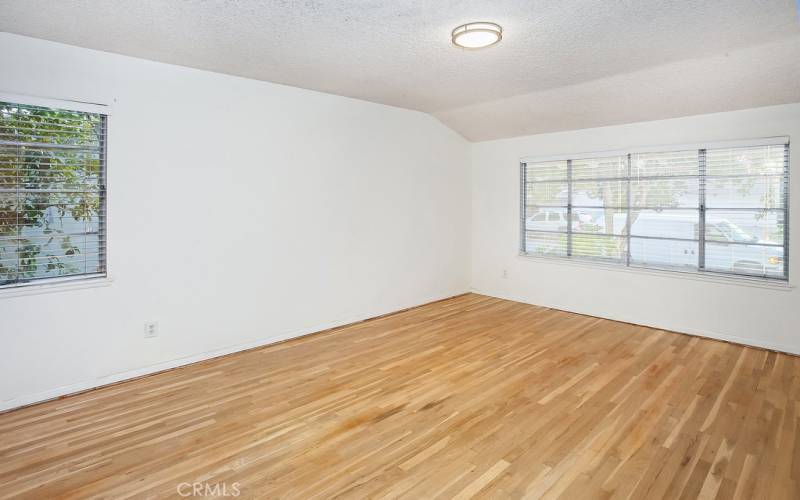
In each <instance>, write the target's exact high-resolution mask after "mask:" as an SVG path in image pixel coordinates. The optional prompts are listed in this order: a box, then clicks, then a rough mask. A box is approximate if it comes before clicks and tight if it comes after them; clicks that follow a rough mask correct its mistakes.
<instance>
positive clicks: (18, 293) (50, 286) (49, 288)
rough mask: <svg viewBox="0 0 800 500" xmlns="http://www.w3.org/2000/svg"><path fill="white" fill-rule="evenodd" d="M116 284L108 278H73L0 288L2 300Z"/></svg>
mask: <svg viewBox="0 0 800 500" xmlns="http://www.w3.org/2000/svg"><path fill="white" fill-rule="evenodd" d="M113 282H114V279H113V278H110V277H108V276H98V277H95V278H72V279H64V280H58V281H46V282H42V283H21V284H16V285H6V286H3V287H0V299H5V298H12V297H23V296H26V295H41V294H45V293H56V292H66V291H69V290H82V289H85V288H98V287H106V286H110V285H111V283H113Z"/></svg>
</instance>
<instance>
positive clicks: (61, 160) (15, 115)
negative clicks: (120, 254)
mask: <svg viewBox="0 0 800 500" xmlns="http://www.w3.org/2000/svg"><path fill="white" fill-rule="evenodd" d="M103 120H104V119H103V117H101V116H99V115H93V114H87V113H79V112H72V111H62V110H54V109H50V108H41V107H34V106H20V105H16V104H12V103H6V102H0V284H3V283H13V282H17V281H24V280H27V279H31V278H38V277H45V276H63V275H69V274H76V273H78V272H84V266H85V265H86V261H85V259H82V258H80V257H82V255H81V254H82V253H84V252H87V251H91V252H95V253H96V251H97V244H96V243H92V244H90V243H88V242H89V238H87V234H92V236H93V238H95V240H96V234H97V231H98V230H99V228H100V227H99V226H100V222H101V221H100V210H101V204H102V194H103V193H102V178H101V176H102V172H101V168H102V151H103V148H102V146H103V144H102V140H103V128H104V123H103Z"/></svg>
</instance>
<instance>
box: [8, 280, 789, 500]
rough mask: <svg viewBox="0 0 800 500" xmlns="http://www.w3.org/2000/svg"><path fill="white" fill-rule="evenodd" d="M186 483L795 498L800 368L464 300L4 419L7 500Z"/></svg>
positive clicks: (369, 494) (391, 492)
mask: <svg viewBox="0 0 800 500" xmlns="http://www.w3.org/2000/svg"><path fill="white" fill-rule="evenodd" d="M182 483H189V487H191V485H192V484H199V485H201V486H209V487H211V488H215V487H216V488H221V487H222V486H225V487H226V488H227V489H228V491H230V490H231V488H233V486H234V485H236V488H237V489H238V490H240V491H241V497H242V498H259V497H262V498H263V497H267V498H302V499H308V498H334V497H335V498H354V499H356V498H358V499H360V498H410V499H415V500H418V499H421V498H436V497H439V498H604V499H616V498H648V499H652V498H670V499H672V498H703V499H727V498H743V499H746V498H800V358H798V357H795V356H790V355H786V354H781V353H775V352H769V351H764V350H760V349H755V348H749V347H743V346H738V345H733V344H728V343H725V342H718V341H713V340H708V339H701V338H697V337H690V336H686V335H680V334H676V333H670V332H664V331H660V330H656V329H651V328H646V327H642V326H637V325H630V324H625V323H619V322H614V321H607V320H602V319H598V318H593V317H589V316H582V315H577V314H570V313H565V312H560V311H555V310H551V309H546V308H541V307H535V306H530V305H525V304H520V303H516V302H510V301H505V300H500V299H495V298H490V297H485V296H480V295H476V294H469V295H464V296H460V297H455V298H452V299H448V300H445V301H441V302H436V303H433V304H428V305H425V306H421V307H419V308H415V309H411V310H408V311H404V312H401V313H397V314H394V315H390V316H386V317H382V318H377V319H375V320H370V321H367V322H362V323H357V324H354V325H350V326H347V327H343V328H340V329H335V330H331V331H327V332H322V333H319V334H316V335H313V336H308V337H304V338H300V339H295V340H292V341H289V342H284V343H281V344H276V345H273V346H267V347H264V348H260V349H255V350H251V351H247V352H243V353H238V354H234V355H230V356H226V357H222V358H217V359H214V360H210V361H207V362H203V363H198V364H195V365H191V366H188V367H183V368H179V369H175V370H172V371H169V372H165V373H161V374H157V375H154V376H150V377H146V378H142V379H138V380H134V381H130V382H126V383H121V384H117V385H114V386H110V387H106V388H102V389H98V390H95V391H90V392H87V393H84V394H79V395H75V396H70V397H67V398H63V399H61V400H57V401H51V402H47V403H43V404H40V405H35V406H31V407H28V408H23V409H20V410H16V411H12V412H8V413H5V414H0V498H20V497H22V498H37V499H40V498H87V497H106V498H162V497H176V496H178V490H177V488H178V486H179V485H181V484H182ZM184 488H186V486H184ZM183 491H186V490H185V489H184V490H183ZM213 491H216V493H217V494H219V493H220V492H221V490H219V489H217V490H213V489H212V490H211V492H213Z"/></svg>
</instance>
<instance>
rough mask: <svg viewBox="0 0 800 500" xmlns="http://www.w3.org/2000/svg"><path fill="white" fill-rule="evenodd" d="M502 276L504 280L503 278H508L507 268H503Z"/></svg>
mask: <svg viewBox="0 0 800 500" xmlns="http://www.w3.org/2000/svg"><path fill="white" fill-rule="evenodd" d="M502 278H503V279H504V280H505V279H508V269H503V275H502Z"/></svg>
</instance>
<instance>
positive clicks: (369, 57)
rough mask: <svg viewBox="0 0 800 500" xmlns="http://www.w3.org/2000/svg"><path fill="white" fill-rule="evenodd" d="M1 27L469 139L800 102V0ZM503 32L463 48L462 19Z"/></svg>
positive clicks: (426, 3)
mask: <svg viewBox="0 0 800 500" xmlns="http://www.w3.org/2000/svg"><path fill="white" fill-rule="evenodd" d="M0 13H1V15H0V30H1V31H7V32H11V33H17V34H21V35H28V36H32V37H36V38H42V39H46V40H53V41H58V42H62V43H67V44H71V45H77V46H81V47H87V48H92V49H98V50H104V51H109V52H115V53H119V54H125V55H131V56H136V57H141V58H145V59H151V60H156V61H161V62H167V63H172V64H179V65H183V66H189V67H195V68H200V69H207V70H211V71H217V72H221V73H228V74H233V75H239V76H245V77H249V78H255V79H259V80H265V81H271V82H277V83H283V84H287V85H293V86H297V87H303V88H309V89H314V90H320V91H323V92H330V93H333V94H339V95H344V96H349V97H355V98H358V99H365V100H369V101H374V102H379V103H384V104H389V105H394V106H400V107H404V108H410V109H415V110H419V111H423V112H427V113H430V114H432V115H434V116H436V117H437V118H439V119H440V120H441V121H442V122H444V123H445V124H447V125H448V126H450V127H451V128H453V129H455V130H456V131H458V132H459V133H461V134H462V135H463V136H465V137H466V138H468V139H470V140H473V141H480V140H487V139H496V138H502V137H511V136H518V135H525V134H533V133H541V132H550V131H557V130H567V129H575V128H584V127H592V126H601V125H611V124H617V123H627V122H632V121H640V120H653V119H660V118H670V117H675V116H684V115H690V114H697V113H706V112H715V111H727V110H733V109H741V108H746V107H754V106H764V105H770V104H782V103H787V102H799V101H800V14H799V13H798V12H797V6H796V3H795V0H703V1H671V0H670V1H667V0H482V1H478V0H304V1H301V0H272V1H264V0H238V1H232V0H228V1H225V0H182V1H164V0H58V1H53V0H0ZM476 20H489V21H494V22H497V23H499V24H501V25H502V26H503V28H504V40H503V41H502V42H501V43H500V44H498V45H496V46H494V47H491V48H489V49H485V50H481V51H464V50H460V49H457V48H455V47H453V46H452V45H451V44H450V39H449V33H450V30H451V29H452V28H453V27H455V26H456V25H458V24H461V23H464V22H468V21H476Z"/></svg>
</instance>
